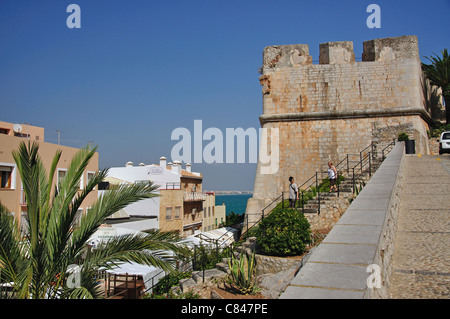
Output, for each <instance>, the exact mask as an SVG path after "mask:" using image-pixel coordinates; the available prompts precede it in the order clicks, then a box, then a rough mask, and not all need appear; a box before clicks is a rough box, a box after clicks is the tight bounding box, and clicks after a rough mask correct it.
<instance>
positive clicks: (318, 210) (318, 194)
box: [316, 172, 320, 215]
mask: <svg viewBox="0 0 450 319" xmlns="http://www.w3.org/2000/svg"><path fill="white" fill-rule="evenodd" d="M316 189H317V205H318V209H317V213H318V215H320V189H319V179H318V172H316Z"/></svg>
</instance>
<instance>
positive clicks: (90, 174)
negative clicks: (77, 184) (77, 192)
mask: <svg viewBox="0 0 450 319" xmlns="http://www.w3.org/2000/svg"><path fill="white" fill-rule="evenodd" d="M86 176H87V181H86V185H88V184H89V182H90V181H91V180H92V179H93V178H94V176H95V172H87V174H86ZM93 189H94V190H95V187H94V188H93Z"/></svg>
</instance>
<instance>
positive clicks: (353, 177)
mask: <svg viewBox="0 0 450 319" xmlns="http://www.w3.org/2000/svg"><path fill="white" fill-rule="evenodd" d="M352 179H353V194H354V193H355V168H354V167H353V176H352Z"/></svg>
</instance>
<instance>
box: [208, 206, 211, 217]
mask: <svg viewBox="0 0 450 319" xmlns="http://www.w3.org/2000/svg"><path fill="white" fill-rule="evenodd" d="M208 217H211V207H208Z"/></svg>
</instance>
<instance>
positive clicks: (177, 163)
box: [172, 161, 181, 174]
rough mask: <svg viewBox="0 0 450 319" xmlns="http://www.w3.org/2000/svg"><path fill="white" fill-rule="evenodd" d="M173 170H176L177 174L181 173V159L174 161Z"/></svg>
mask: <svg viewBox="0 0 450 319" xmlns="http://www.w3.org/2000/svg"><path fill="white" fill-rule="evenodd" d="M172 172H174V173H176V174H180V173H181V162H180V161H173V166H172Z"/></svg>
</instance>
